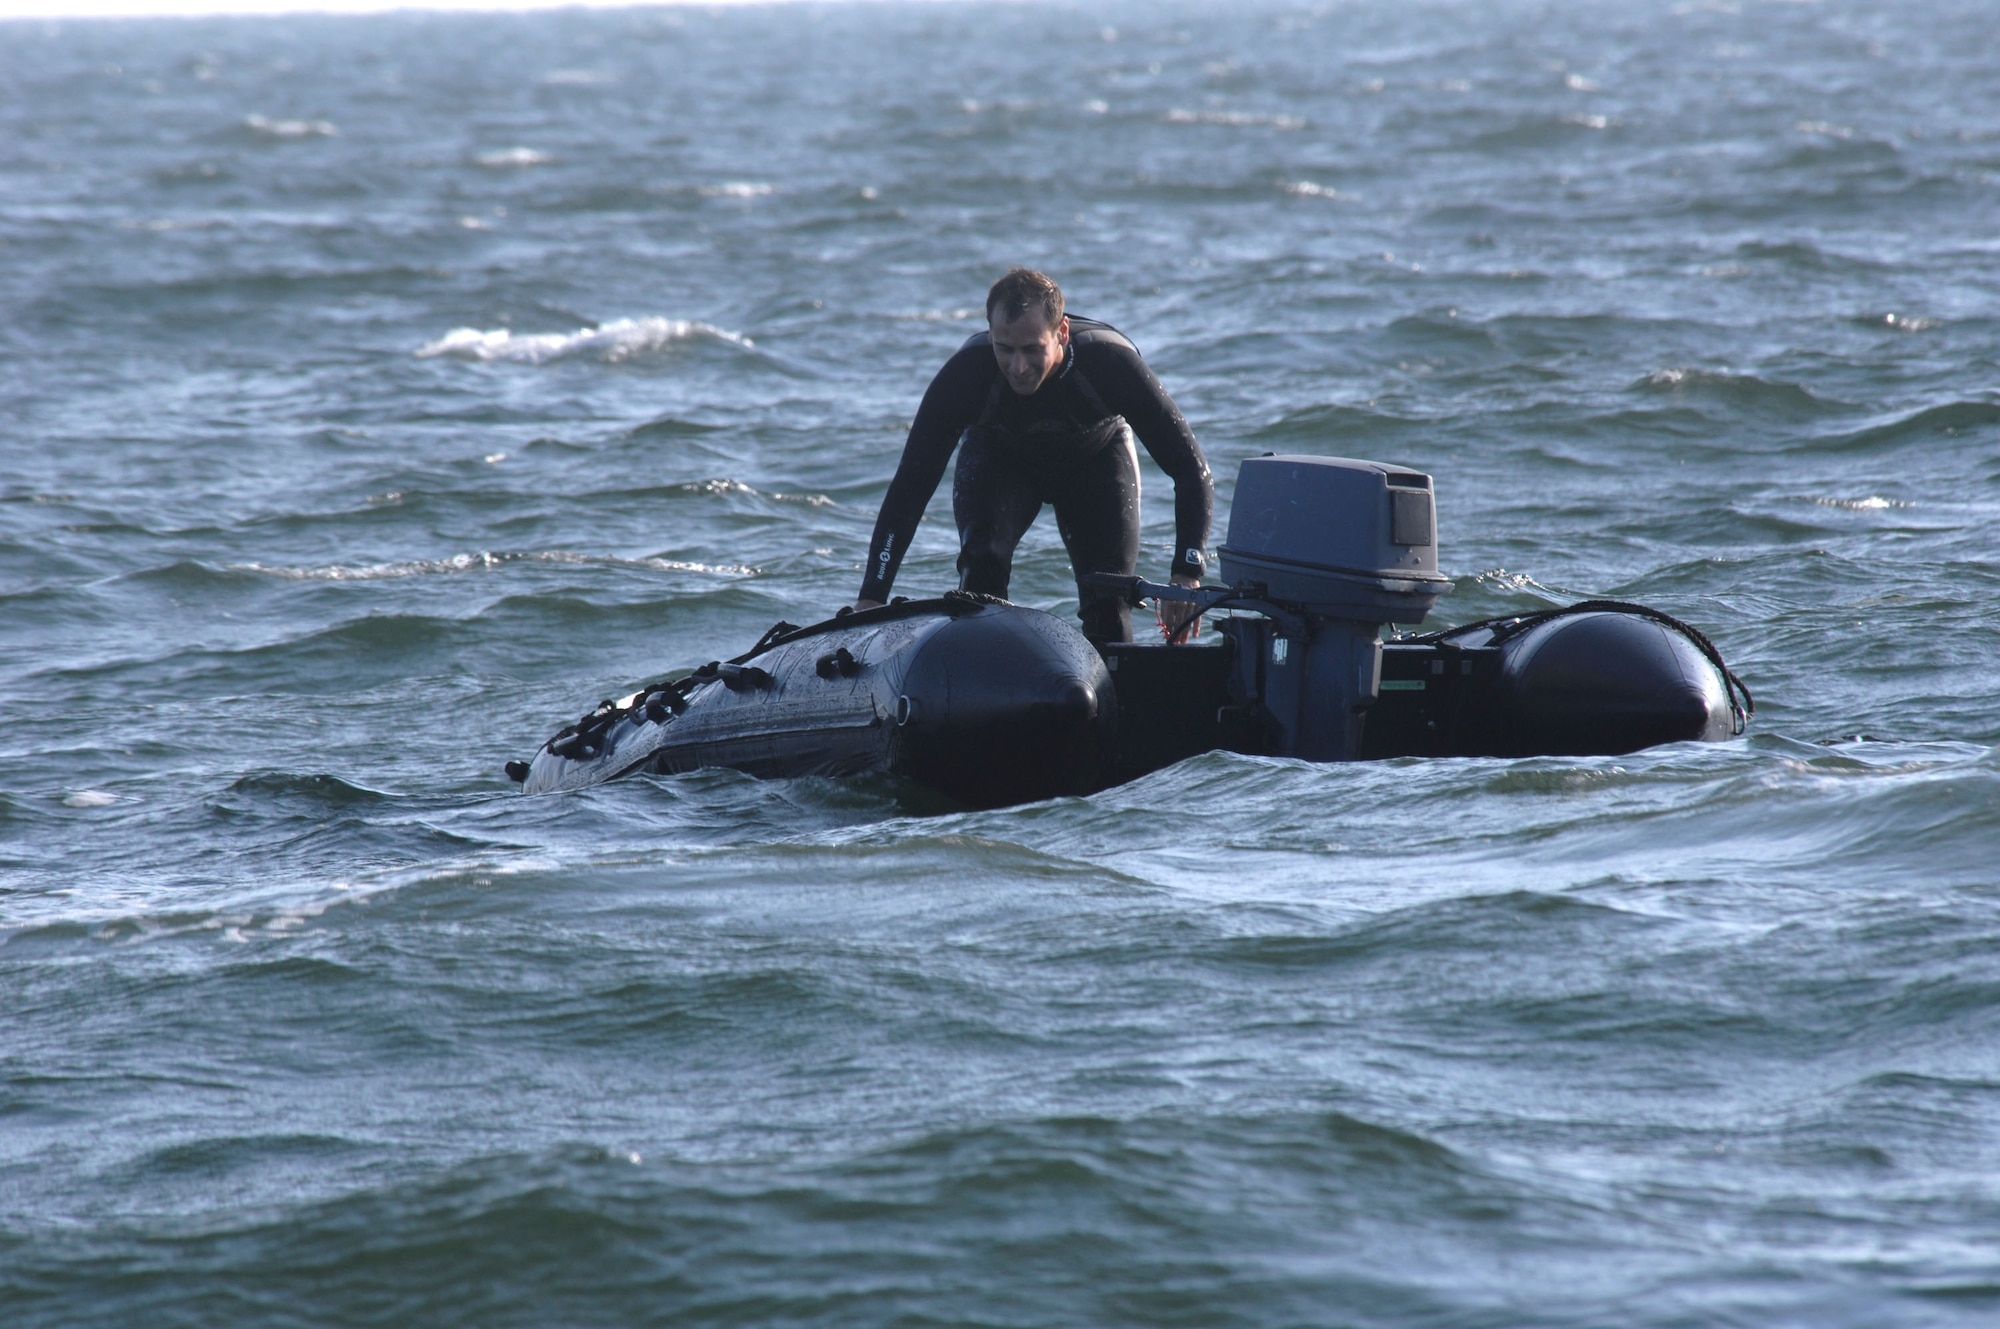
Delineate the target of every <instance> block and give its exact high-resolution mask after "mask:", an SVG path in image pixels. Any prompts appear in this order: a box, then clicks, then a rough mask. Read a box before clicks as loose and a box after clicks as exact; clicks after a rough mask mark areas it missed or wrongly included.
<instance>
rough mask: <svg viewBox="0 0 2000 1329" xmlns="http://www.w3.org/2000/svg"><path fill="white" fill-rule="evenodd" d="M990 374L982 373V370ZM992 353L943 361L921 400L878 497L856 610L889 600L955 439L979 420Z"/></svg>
mask: <svg viewBox="0 0 2000 1329" xmlns="http://www.w3.org/2000/svg"><path fill="white" fill-rule="evenodd" d="M982 369H983V370H986V371H991V372H988V373H982V372H981V371H982ZM997 372H998V371H997V370H996V369H995V368H994V361H993V353H992V352H991V351H990V350H986V349H985V348H983V347H977V346H968V347H963V348H961V349H960V350H959V352H958V354H956V355H954V356H952V357H951V359H949V360H947V361H945V363H944V368H942V369H940V370H938V372H937V376H936V377H935V378H933V379H932V380H931V385H930V386H929V387H928V388H926V389H924V399H923V401H922V402H920V403H919V404H918V406H917V418H916V419H915V420H914V421H913V422H911V425H910V436H909V438H908V439H906V440H905V441H904V443H903V458H902V460H901V461H899V462H897V463H896V476H895V478H894V479H893V480H891V481H890V482H889V492H888V493H887V494H886V495H885V496H884V497H883V499H882V510H881V512H880V513H878V514H877V515H876V518H875V533H874V535H872V536H871V537H869V540H868V559H867V563H866V564H865V565H864V567H863V569H862V574H861V591H860V593H859V594H858V595H856V596H855V599H854V607H855V608H857V609H867V608H871V607H872V606H874V605H879V604H881V603H883V602H884V601H886V600H887V599H888V598H889V588H890V586H892V585H894V584H895V581H896V570H897V569H898V568H900V567H902V565H903V555H904V554H906V553H908V552H909V548H910V539H911V537H912V536H914V535H915V534H916V530H917V523H918V522H920V521H922V520H923V516H924V509H925V508H926V507H928V506H930V501H931V495H933V494H935V493H936V492H937V487H938V481H940V480H942V479H943V478H944V468H945V467H946V466H947V465H948V464H949V463H950V461H951V454H952V449H954V448H956V447H957V446H958V437H959V435H960V434H963V433H964V432H965V430H966V428H967V427H968V426H969V425H971V424H972V422H973V421H974V420H976V419H978V418H979V411H980V408H981V407H982V406H984V405H985V401H986V394H987V392H988V390H989V389H990V388H991V386H992V374H993V373H997Z"/></svg>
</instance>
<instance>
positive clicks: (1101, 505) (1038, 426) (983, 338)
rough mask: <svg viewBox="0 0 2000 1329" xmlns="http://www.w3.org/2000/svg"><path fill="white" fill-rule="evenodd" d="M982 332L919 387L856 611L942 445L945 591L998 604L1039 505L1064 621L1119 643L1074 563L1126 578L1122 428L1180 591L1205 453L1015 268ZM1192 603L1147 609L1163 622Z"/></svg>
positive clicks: (1030, 275) (1101, 334) (1151, 392)
mask: <svg viewBox="0 0 2000 1329" xmlns="http://www.w3.org/2000/svg"><path fill="white" fill-rule="evenodd" d="M986 323H987V330H986V331H985V332H982V333H979V334H978V335H976V336H974V337H973V338H971V339H970V340H969V341H967V342H966V343H965V345H963V346H961V347H959V349H958V353H957V354H955V355H953V356H952V357H951V359H949V360H947V361H946V362H945V366H944V368H942V369H940V370H939V371H938V373H937V377H936V378H933V379H932V380H931V385H930V387H929V388H928V389H926V390H925V392H924V399H923V402H922V404H921V405H919V406H918V407H917V418H916V421H915V422H914V423H913V424H912V425H911V426H910V436H909V440H908V441H907V442H906V443H904V445H903V459H902V461H901V462H899V463H898V464H897V466H896V478H895V479H894V480H892V481H890V483H889V493H888V495H887V497H885V498H884V499H883V500H882V511H881V515H880V516H878V517H877V518H876V519H875V534H874V538H873V539H871V540H870V541H869V543H868V564H867V568H866V570H865V572H864V574H863V576H862V579H861V593H860V595H859V596H858V597H857V598H856V599H855V603H854V607H855V608H856V609H872V608H874V607H875V606H877V605H880V604H881V603H883V602H884V601H885V600H887V599H888V596H889V586H890V584H891V583H892V582H893V581H894V580H895V578H896V569H897V567H898V566H900V565H901V563H902V561H903V555H904V553H905V552H907V551H908V549H909V547H910V537H911V535H912V533H914V531H915V530H916V526H917V522H918V520H919V519H920V518H921V517H922V516H923V513H924V507H925V505H926V504H928V503H929V502H930V499H931V495H932V494H933V493H935V492H936V491H937V486H938V481H939V480H940V479H942V478H943V476H944V468H945V464H946V463H947V462H948V461H950V460H951V453H952V449H953V448H954V447H958V448H959V454H958V471H957V474H956V475H955V477H954V479H953V481H952V487H951V510H952V515H953V516H954V517H955V518H956V519H957V521H958V584H959V589H960V590H966V591H977V592H980V593H983V594H986V595H994V596H999V597H1002V598H1003V599H1004V598H1005V597H1006V594H1007V582H1008V579H1009V576H1010V574H1011V573H1012V571H1013V566H1014V547H1015V546H1016V545H1017V544H1019V543H1020V540H1021V536H1022V535H1023V534H1025V533H1026V532H1027V529H1028V527H1029V525H1030V524H1032V523H1033V522H1034V520H1035V517H1036V516H1037V515H1038V514H1039V513H1040V512H1041V510H1042V505H1043V504H1044V503H1048V504H1051V505H1053V506H1054V508H1055V510H1056V529H1057V530H1058V531H1059V532H1060V533H1061V535H1062V541H1063V547H1064V548H1065V549H1067V550H1068V551H1069V562H1070V567H1071V569H1072V570H1074V571H1075V573H1076V575H1077V600H1078V607H1077V617H1079V618H1081V619H1082V620H1083V631H1084V635H1085V636H1087V637H1089V638H1090V639H1091V640H1092V641H1097V642H1106V641H1130V640H1132V609H1131V606H1130V605H1128V604H1127V603H1126V601H1125V599H1124V597H1122V596H1120V595H1119V594H1118V593H1117V592H1116V591H1106V590H1101V589H1099V588H1097V587H1094V586H1085V585H1083V582H1082V578H1083V575H1084V574H1085V573H1089V572H1116V573H1120V574H1122V575H1125V576H1130V575H1131V574H1132V573H1133V572H1134V571H1135V570H1136V568H1137V566H1138V561H1139V461H1138V454H1137V452H1136V451H1135V450H1134V448H1133V446H1132V438H1133V435H1134V434H1135V433H1136V434H1137V435H1138V438H1139V441H1140V442H1141V443H1143V444H1145V445H1146V451H1147V452H1148V453H1150V454H1151V455H1152V458H1153V460H1154V461H1155V462H1157V463H1159V466H1160V469H1161V470H1163V471H1165V472H1166V473H1167V475H1168V476H1169V477H1171V478H1172V480H1173V482H1174V530H1175V539H1174V558H1173V564H1172V567H1171V569H1170V571H1171V575H1172V577H1173V580H1174V582H1175V583H1176V584H1178V585H1181V586H1199V585H1200V584H1201V573H1202V568H1203V566H1204V564H1203V558H1202V549H1203V547H1204V546H1205V545H1206V544H1207V542H1208V525H1209V521H1210V519H1211V517H1212V516H1213V515H1214V510H1215V488H1214V484H1213V483H1212V481H1211V480H1210V478H1209V474H1208V462H1207V461H1206V460H1205V459H1204V458H1203V457H1202V454H1201V445H1200V444H1199V443H1197V442H1195V437H1194V434H1193V433H1192V432H1191V431H1190V430H1189V429H1188V426H1187V421H1186V420H1184V419H1182V418H1181V413H1180V409H1179V408H1178V407H1176V406H1175V405H1174V403H1173V399H1172V398H1171V397H1169V396H1167V392H1166V389H1165V388H1162V387H1161V386H1160V381H1159V380H1158V379H1156V378H1154V377H1153V371H1152V370H1150V369H1148V368H1147V367H1146V362H1145V361H1144V360H1141V359H1140V358H1139V352H1138V351H1137V349H1135V348H1134V347H1133V345H1132V343H1131V342H1129V341H1127V340H1126V339H1125V336H1124V334H1122V333H1120V332H1119V331H1118V330H1117V329H1116V328H1113V327H1111V326H1110V325H1109V324H1106V323H1099V322H1097V321H1095V320H1093V319H1087V318H1082V317H1074V316H1070V315H1067V314H1065V313H1064V311H1063V297H1062V292H1061V291H1060V290H1059V289H1057V287H1056V284H1055V283H1054V282H1052V281H1050V280H1049V279H1048V278H1047V277H1045V276H1043V275H1042V274H1041V273H1039V272H1035V271H1032V270H1030V269H1027V268H1015V269H1014V270H1013V271H1012V272H1009V273H1008V274H1007V275H1006V276H1004V277H1002V278H1001V279H1000V280H999V281H997V282H995V283H993V289H992V290H991V291H989V292H988V293H987V296H986ZM1192 612H1193V606H1191V605H1186V604H1180V603H1176V602H1163V603H1162V604H1161V606H1160V616H1161V620H1162V621H1163V622H1164V623H1165V624H1166V625H1167V627H1168V628H1169V629H1170V630H1171V629H1174V628H1177V627H1179V626H1180V625H1181V624H1182V623H1183V622H1184V621H1185V620H1186V619H1187V618H1188V617H1189V616H1190V615H1191V614H1192Z"/></svg>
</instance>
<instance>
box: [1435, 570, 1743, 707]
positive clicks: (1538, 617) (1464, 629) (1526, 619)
mask: <svg viewBox="0 0 2000 1329" xmlns="http://www.w3.org/2000/svg"><path fill="white" fill-rule="evenodd" d="M1573 614H1634V615H1637V616H1638V617H1640V618H1650V619H1652V620H1653V621H1654V622H1656V623H1662V624H1664V625H1666V626H1667V627H1670V628H1672V629H1673V630H1674V631H1676V632H1678V633H1680V634H1681V635H1682V636H1684V637H1686V638H1687V639H1688V640H1689V641H1691V642H1693V643H1694V644H1695V648H1696V649H1697V650H1699V651H1700V652H1701V653H1702V655H1703V656H1705V657H1707V659H1708V662H1709V663H1710V664H1712V665H1714V666H1715V667H1716V669H1717V670H1719V671H1720V672H1721V674H1722V683H1723V691H1724V692H1725V693H1726V694H1727V695H1728V697H1729V716H1730V721H1731V726H1730V732H1731V733H1733V734H1740V733H1742V732H1743V730H1744V729H1745V727H1746V726H1747V725H1748V724H1749V720H1750V717H1751V716H1753V715H1755V714H1756V713H1757V702H1756V700H1755V699H1754V698H1752V697H1751V695H1750V689H1749V687H1748V685H1746V684H1745V683H1744V682H1743V680H1742V679H1740V678H1738V677H1737V676H1736V671H1735V670H1733V669H1731V668H1730V667H1729V665H1728V663H1727V662H1726V661H1724V660H1723V658H1722V652H1721V650H1719V649H1718V648H1717V647H1716V644H1715V643H1714V642H1712V641H1710V640H1709V639H1708V637H1707V636H1706V635H1705V634H1704V633H1703V632H1702V630H1701V629H1700V628H1697V627H1695V626H1694V625H1693V624H1691V623H1683V622H1681V620H1679V619H1678V618H1675V617H1674V616H1673V615H1672V614H1669V613H1666V612H1664V611H1662V610H1659V609H1655V608H1653V607H1652V606H1651V605H1642V604H1633V603H1632V602H1631V601H1629V600H1583V601H1580V602H1578V603H1576V604H1573V605H1564V606H1562V607H1560V608H1557V609H1538V610H1535V611H1534V612H1532V613H1527V614H1503V615H1502V616H1500V617H1499V618H1482V619H1480V620H1479V621H1478V622H1477V623H1461V624H1459V625H1458V626H1457V627H1455V628H1445V629H1443V630H1442V631H1439V632H1426V633H1422V634H1420V635H1418V636H1413V637H1402V638H1399V639H1398V640H1400V641H1406V642H1413V643H1415V644H1417V645H1420V646H1452V645H1453V644H1454V643H1453V642H1452V641H1451V640H1450V639H1451V638H1453V637H1458V636H1463V635H1465V634H1466V633H1469V632H1477V631H1479V630H1480V629H1482V628H1483V629H1485V630H1486V631H1488V632H1491V633H1492V634H1493V642H1494V644H1495V645H1496V646H1497V645H1499V644H1500V643H1501V642H1503V641H1507V640H1510V639H1511V638H1514V637H1518V636H1520V635H1521V634H1522V633H1523V632H1526V631H1528V629H1530V628H1534V627H1539V626H1541V625H1542V624H1544V623H1547V622H1550V621H1552V620H1554V619H1558V618H1568V617H1570V616H1571V615H1573ZM1739 693H1740V694H1742V697H1743V701H1742V704H1741V705H1738V704H1737V700H1736V698H1737V694H1739Z"/></svg>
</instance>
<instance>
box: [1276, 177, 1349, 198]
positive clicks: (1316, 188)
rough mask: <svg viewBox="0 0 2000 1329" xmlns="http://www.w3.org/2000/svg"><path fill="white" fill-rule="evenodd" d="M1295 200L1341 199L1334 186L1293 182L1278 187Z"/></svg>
mask: <svg viewBox="0 0 2000 1329" xmlns="http://www.w3.org/2000/svg"><path fill="white" fill-rule="evenodd" d="M1278 187H1279V188H1280V189H1282V190H1284V191H1285V192H1286V193H1287V194H1290V195H1291V196H1292V197H1293V198H1339V197H1340V193H1339V191H1337V190H1335V189H1334V187H1333V186H1332V185H1320V184H1314V183H1313V182H1312V181H1310V180H1291V181H1287V182H1286V183H1284V184H1282V185H1280V186H1278Z"/></svg>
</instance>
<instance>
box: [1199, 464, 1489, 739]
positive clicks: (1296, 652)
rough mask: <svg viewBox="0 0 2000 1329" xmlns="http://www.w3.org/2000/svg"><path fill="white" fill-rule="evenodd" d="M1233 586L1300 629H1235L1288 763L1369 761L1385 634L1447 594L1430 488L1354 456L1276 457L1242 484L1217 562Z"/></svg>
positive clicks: (1243, 677) (1249, 625) (1247, 675)
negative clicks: (1366, 741)
mask: <svg viewBox="0 0 2000 1329" xmlns="http://www.w3.org/2000/svg"><path fill="white" fill-rule="evenodd" d="M1217 552H1218V553H1219V554H1220V556H1221V558H1220V563H1221V572H1222V576H1223V578H1224V579H1225V580H1226V581H1228V582H1229V583H1230V584H1231V585H1233V586H1236V587H1239V588H1242V587H1245V586H1249V585H1256V586H1259V587H1261V588H1262V594H1263V597H1264V598H1266V599H1269V600H1271V601H1273V602H1275V603H1277V604H1280V605H1283V606H1285V607H1287V608H1288V609H1291V610H1294V611H1295V612H1296V616H1295V618H1294V620H1293V625H1292V626H1284V625H1280V624H1277V623H1272V622H1266V621H1263V620H1256V619H1241V618H1239V619H1235V620H1232V621H1231V623H1230V624H1229V625H1228V627H1227V628H1226V629H1225V630H1226V631H1228V632H1230V633H1231V635H1232V636H1233V637H1234V638H1235V639H1236V646H1237V650H1238V655H1239V660H1240V661H1241V662H1242V669H1241V671H1240V673H1239V688H1240V690H1241V691H1242V692H1243V693H1244V694H1246V696H1247V697H1255V698H1257V699H1258V700H1259V701H1260V702H1261V707H1262V710H1263V712H1264V716H1265V720H1266V723H1267V724H1268V725H1269V727H1270V728H1271V729H1272V730H1273V738H1274V740H1275V749H1276V751H1277V752H1279V753H1280V754H1282V755H1286V756H1296V757H1303V758H1306V759H1307V760H1311V761H1343V760H1351V759H1353V758H1355V757H1356V756H1358V755H1359V749H1360V741H1361V719H1362V716H1363V715H1364V714H1365V712H1366V710H1367V708H1368V707H1369V706H1371V705H1373V704H1374V702H1375V700H1376V698H1377V697H1378V696H1379V695H1380V692H1381V681H1382V628H1383V626H1384V625H1385V624H1390V623H1421V622H1422V621H1423V620H1424V617H1425V615H1427V614H1429V613H1430V611H1431V609H1432V607H1433V606H1435V605H1436V604H1437V600H1438V597H1439V596H1440V595H1443V594H1446V593H1447V592H1449V591H1450V590H1451V581H1450V580H1449V579H1448V578H1446V577H1444V576H1442V575H1440V574H1439V573H1438V570H1437V512H1436V507H1435V504H1434V499H1433V493H1432V489H1431V478H1430V476H1428V475H1424V474H1422V473H1420V472H1417V471H1410V470H1406V469H1403V468H1401V467H1396V466H1385V465H1383V464H1381V463H1379V462H1371V461H1357V460H1353V459H1351V458H1346V457H1299V456H1277V455H1272V456H1266V457H1252V458H1249V459H1248V460H1246V461H1244V462H1243V463H1242V465H1241V467H1240V468H1239V469H1238V470H1237V473H1236V496H1235V500H1234V502H1233V503H1232V504H1231V505H1230V510H1229V533H1228V535H1227V537H1226V538H1225V541H1224V543H1223V545H1222V547H1221V549H1220V550H1218V551H1217Z"/></svg>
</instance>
